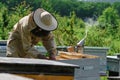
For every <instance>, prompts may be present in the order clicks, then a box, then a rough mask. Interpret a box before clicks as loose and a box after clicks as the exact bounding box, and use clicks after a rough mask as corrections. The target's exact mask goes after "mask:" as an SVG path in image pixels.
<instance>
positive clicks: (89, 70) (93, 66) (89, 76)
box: [56, 51, 100, 80]
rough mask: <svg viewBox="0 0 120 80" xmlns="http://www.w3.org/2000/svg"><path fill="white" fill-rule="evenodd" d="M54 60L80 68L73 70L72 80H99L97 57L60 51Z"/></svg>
mask: <svg viewBox="0 0 120 80" xmlns="http://www.w3.org/2000/svg"><path fill="white" fill-rule="evenodd" d="M56 58H57V60H58V61H60V62H65V63H70V64H75V65H79V67H80V68H79V69H75V73H74V75H75V77H74V80H100V74H99V69H100V65H99V57H98V56H94V55H88V54H81V53H76V52H64V51H60V52H59V55H58V56H56Z"/></svg>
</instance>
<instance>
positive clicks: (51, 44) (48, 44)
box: [42, 32, 57, 54]
mask: <svg viewBox="0 0 120 80" xmlns="http://www.w3.org/2000/svg"><path fill="white" fill-rule="evenodd" d="M42 43H43V45H44V47H45V48H46V50H47V51H48V53H51V54H56V52H57V50H56V43H55V40H54V36H53V34H52V32H51V33H50V34H49V35H48V36H46V37H43V38H42Z"/></svg>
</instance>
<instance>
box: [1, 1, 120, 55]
mask: <svg viewBox="0 0 120 80" xmlns="http://www.w3.org/2000/svg"><path fill="white" fill-rule="evenodd" d="M37 8H44V9H46V10H48V11H49V12H50V13H52V14H53V15H54V16H55V17H56V18H57V20H58V23H59V25H58V29H57V30H56V31H54V34H55V40H56V43H57V45H58V46H69V45H73V46H75V45H76V43H77V42H79V41H80V40H81V39H82V38H83V37H84V36H85V33H86V32H87V34H88V35H87V38H86V42H85V46H97V47H109V48H110V50H109V55H113V54H115V53H119V52H120V30H119V29H120V3H119V2H115V3H113V4H110V3H102V2H95V3H94V2H81V1H77V0H32V1H31V0H15V1H14V0H0V39H1V40H6V39H7V38H8V34H9V32H10V31H11V30H12V27H13V26H14V24H15V23H16V22H17V21H18V20H19V19H20V18H22V17H23V16H25V15H27V14H29V13H30V12H32V11H34V10H35V9H37Z"/></svg>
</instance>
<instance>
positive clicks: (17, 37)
mask: <svg viewBox="0 0 120 80" xmlns="http://www.w3.org/2000/svg"><path fill="white" fill-rule="evenodd" d="M34 28H35V24H34V22H33V19H32V14H29V15H28V16H25V17H23V18H22V19H20V20H19V22H17V23H16V24H15V25H14V28H13V31H12V32H11V33H10V36H9V38H8V41H7V54H6V56H9V57H23V58H37V55H38V54H40V52H39V51H38V50H36V49H35V48H34V44H33V43H34V40H35V39H38V37H36V36H34V35H32V34H31V32H30V31H31V30H32V29H34ZM39 39H40V41H41V42H42V43H43V46H44V47H45V48H46V50H47V51H48V52H52V53H51V54H56V45H55V41H54V36H53V34H52V33H50V34H49V35H48V36H47V37H41V38H39Z"/></svg>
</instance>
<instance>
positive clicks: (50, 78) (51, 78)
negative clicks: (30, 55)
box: [19, 74, 74, 80]
mask: <svg viewBox="0 0 120 80" xmlns="http://www.w3.org/2000/svg"><path fill="white" fill-rule="evenodd" d="M19 76H24V77H28V78H32V79H34V80H74V76H62V75H58V76H55V75H42V74H39V75H32V74H28V75H24V74H19Z"/></svg>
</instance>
